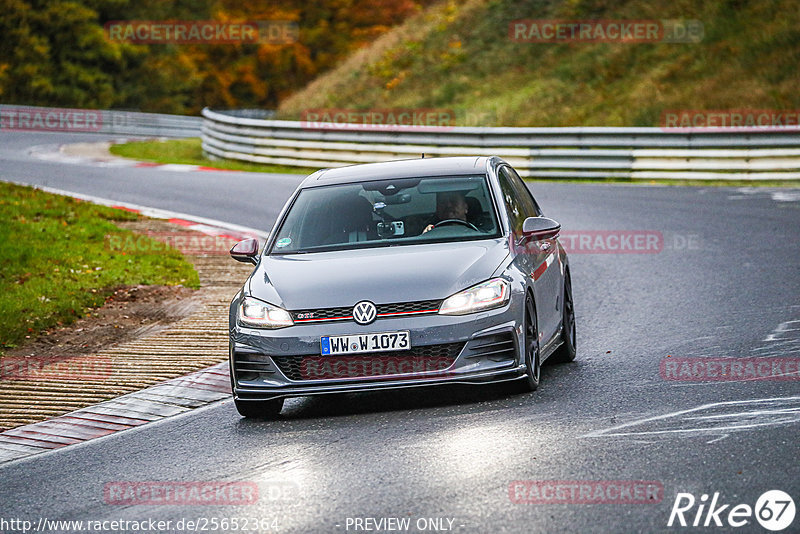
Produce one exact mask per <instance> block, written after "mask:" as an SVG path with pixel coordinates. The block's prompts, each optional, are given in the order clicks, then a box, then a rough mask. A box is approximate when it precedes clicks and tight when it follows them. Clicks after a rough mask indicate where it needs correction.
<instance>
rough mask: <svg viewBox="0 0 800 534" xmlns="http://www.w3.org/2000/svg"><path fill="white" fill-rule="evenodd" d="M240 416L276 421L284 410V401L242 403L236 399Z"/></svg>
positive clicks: (235, 402)
mask: <svg viewBox="0 0 800 534" xmlns="http://www.w3.org/2000/svg"><path fill="white" fill-rule="evenodd" d="M233 402H234V404H236V411H238V412H239V415H242V416H244V417H247V418H252V419H275V418H276V417H278V414H280V413H281V410H282V409H283V399H271V400H267V401H240V400H238V399H234V401H233Z"/></svg>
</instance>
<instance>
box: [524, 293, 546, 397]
mask: <svg viewBox="0 0 800 534" xmlns="http://www.w3.org/2000/svg"><path fill="white" fill-rule="evenodd" d="M524 343H525V378H523V379H522V380H521V381H520V389H521V390H522V391H523V392H529V391H536V389H537V388H538V387H539V377H540V374H541V362H540V361H539V328H538V327H537V323H536V309H535V307H534V305H533V298H531V296H530V295H528V297H527V298H526V299H525V337H524Z"/></svg>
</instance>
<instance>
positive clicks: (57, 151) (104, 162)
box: [28, 138, 246, 172]
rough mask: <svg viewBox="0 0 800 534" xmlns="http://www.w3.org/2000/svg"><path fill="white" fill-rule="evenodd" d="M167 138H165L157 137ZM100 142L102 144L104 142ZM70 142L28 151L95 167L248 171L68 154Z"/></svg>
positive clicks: (60, 160)
mask: <svg viewBox="0 0 800 534" xmlns="http://www.w3.org/2000/svg"><path fill="white" fill-rule="evenodd" d="M149 139H153V138H122V139H113V140H111V141H110V143H111V144H121V143H129V142H131V141H146V140H149ZM156 139H165V138H156ZM104 143H105V142H103V143H100V144H104ZM68 146H70V144H63V145H40V146H35V147H32V148H31V149H30V150H28V153H29V154H30V155H31V156H33V157H35V158H37V159H41V160H45V161H53V162H57V163H68V164H73V165H91V166H93V167H114V168H119V167H127V168H154V169H158V170H161V171H171V172H196V171H201V172H246V171H233V170H230V169H217V168H214V167H208V166H205V165H189V164H184V163H153V162H150V161H137V160H133V159H128V158H123V157H120V156H114V155H112V154H110V153H109V154H108V156H104V157H91V156H80V155H74V154H66V153H65V152H64V151H65V149H66V147H68Z"/></svg>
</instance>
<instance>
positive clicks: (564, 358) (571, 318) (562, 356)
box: [548, 271, 575, 363]
mask: <svg viewBox="0 0 800 534" xmlns="http://www.w3.org/2000/svg"><path fill="white" fill-rule="evenodd" d="M563 308H564V310H563V316H562V319H561V340H562V343H561V346H560V347H558V349H556V351H555V352H554V353H553V356H552V357H551V358H550V359H548V361H550V360H552V361H553V362H555V363H566V362H571V361H572V360H574V359H575V306H574V305H573V303H572V280H571V278H570V275H569V271H567V273H566V275H565V276H564V306H563Z"/></svg>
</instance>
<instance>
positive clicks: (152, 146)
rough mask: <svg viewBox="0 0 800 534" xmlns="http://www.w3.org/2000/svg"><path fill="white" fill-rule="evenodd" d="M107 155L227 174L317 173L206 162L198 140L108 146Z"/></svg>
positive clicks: (305, 170) (270, 166)
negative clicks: (219, 171) (183, 165)
mask: <svg viewBox="0 0 800 534" xmlns="http://www.w3.org/2000/svg"><path fill="white" fill-rule="evenodd" d="M110 152H111V153H112V154H114V155H116V156H121V157H123V158H132V159H136V160H140V161H152V162H154V163H183V164H188V165H202V166H204V167H211V168H214V169H222V170H228V171H246V172H270V173H280V174H311V173H312V172H314V171H316V170H317V169H310V168H305V167H289V166H286V165H261V164H257V163H247V162H244V161H241V162H239V161H222V160H212V159H208V158H206V157H205V156H203V149H202V146H201V144H200V138H199V137H191V138H189V139H171V140H169V141H135V142H132V143H123V144H119V145H111V148H110Z"/></svg>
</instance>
